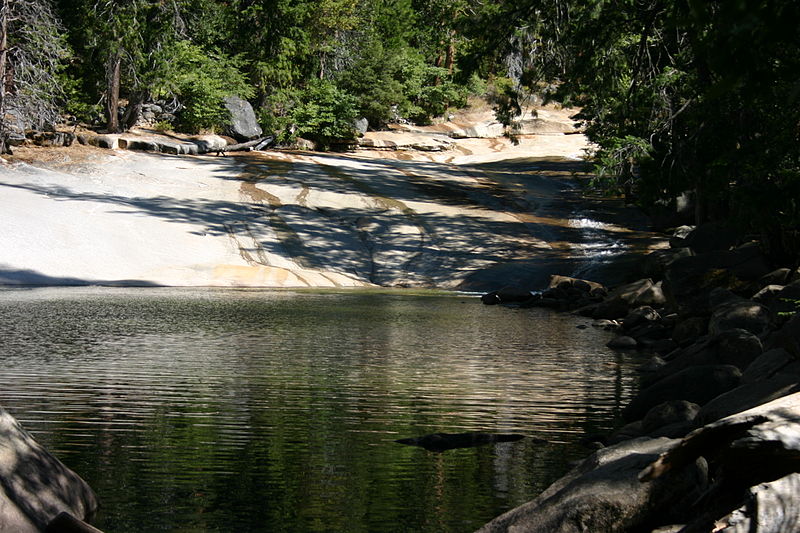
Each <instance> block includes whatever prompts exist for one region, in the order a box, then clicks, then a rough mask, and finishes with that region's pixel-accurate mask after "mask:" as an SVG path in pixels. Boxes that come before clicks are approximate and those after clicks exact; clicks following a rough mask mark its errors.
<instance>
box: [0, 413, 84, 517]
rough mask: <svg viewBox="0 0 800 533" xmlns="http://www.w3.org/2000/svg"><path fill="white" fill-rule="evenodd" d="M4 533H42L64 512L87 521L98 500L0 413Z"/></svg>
mask: <svg viewBox="0 0 800 533" xmlns="http://www.w3.org/2000/svg"><path fill="white" fill-rule="evenodd" d="M0 487H2V490H0V530H2V531H14V532H15V533H27V532H31V533H33V532H40V531H43V530H45V528H46V527H47V525H48V524H49V523H50V522H51V521H52V520H53V519H54V518H55V517H56V516H58V515H59V513H62V512H68V513H69V514H70V515H72V516H75V517H78V518H85V517H86V516H87V515H90V514H92V513H94V511H95V510H97V497H96V496H95V494H94V492H93V491H92V489H91V488H89V486H88V485H87V484H86V482H85V481H83V480H82V479H81V478H80V477H78V475H77V474H76V473H75V472H73V471H72V470H70V469H69V468H67V467H66V466H64V464H63V463H61V461H59V460H58V459H56V458H55V457H53V456H52V455H50V453H48V452H47V450H45V449H44V448H43V447H42V446H41V445H39V443H37V442H36V441H35V440H34V439H33V437H31V436H30V435H29V434H28V433H27V432H26V431H25V430H23V429H22V427H21V426H20V425H19V423H18V422H17V421H16V420H15V419H14V417H12V416H11V415H10V414H8V413H7V412H6V411H5V410H4V409H2V408H0Z"/></svg>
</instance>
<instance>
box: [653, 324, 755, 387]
mask: <svg viewBox="0 0 800 533" xmlns="http://www.w3.org/2000/svg"><path fill="white" fill-rule="evenodd" d="M763 351H764V349H763V346H762V344H761V340H760V339H759V338H758V337H756V336H755V335H753V334H752V333H750V332H748V331H745V330H742V329H732V330H728V331H724V332H723V333H721V334H720V335H718V336H716V337H713V338H711V339H708V340H703V341H699V342H697V343H695V344H694V345H692V346H689V347H688V348H685V349H683V350H681V353H679V354H677V355H676V356H675V357H674V358H673V359H671V360H670V361H669V362H668V363H667V364H666V365H664V366H663V367H661V368H659V369H658V370H657V371H655V372H654V373H652V374H651V375H649V376H646V377H643V379H642V382H643V383H645V384H652V383H655V382H656V381H658V380H661V379H664V378H666V377H667V376H670V375H672V374H675V373H676V372H680V371H681V370H684V369H686V368H690V367H692V366H699V365H732V366H735V367H736V368H738V369H739V370H742V371H743V370H745V369H746V368H747V367H748V366H750V364H751V363H752V362H753V361H755V359H756V358H757V357H758V356H759V355H761V353H762V352H763Z"/></svg>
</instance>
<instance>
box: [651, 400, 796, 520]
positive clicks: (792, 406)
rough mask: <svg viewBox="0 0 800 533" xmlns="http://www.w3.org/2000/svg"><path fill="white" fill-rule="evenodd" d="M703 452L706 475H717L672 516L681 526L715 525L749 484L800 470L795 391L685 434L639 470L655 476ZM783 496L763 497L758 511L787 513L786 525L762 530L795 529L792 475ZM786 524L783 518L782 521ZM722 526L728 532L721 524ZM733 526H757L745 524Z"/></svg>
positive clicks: (737, 504) (776, 514) (744, 501)
mask: <svg viewBox="0 0 800 533" xmlns="http://www.w3.org/2000/svg"><path fill="white" fill-rule="evenodd" d="M700 457H704V458H705V459H706V460H708V463H709V464H710V465H712V468H713V471H712V472H711V474H712V475H713V477H714V478H715V479H716V480H717V481H716V483H714V484H713V485H711V486H710V487H709V490H708V491H707V492H706V493H705V494H704V495H703V499H702V501H701V503H698V505H697V507H696V508H695V509H693V511H692V513H691V514H689V515H687V516H685V517H684V520H681V521H675V522H674V523H678V522H682V523H684V524H686V529H683V530H681V531H712V530H715V529H716V530H719V529H717V528H716V527H715V526H718V525H719V521H720V520H722V519H724V518H725V517H729V516H730V515H731V513H732V512H734V511H735V510H736V509H738V508H741V506H742V505H747V503H748V501H750V500H749V498H748V496H747V494H748V490H747V489H748V488H750V487H756V486H757V485H759V484H761V483H765V482H772V481H774V480H779V479H781V478H784V477H785V476H792V475H795V474H796V472H800V393H795V394H790V395H788V396H784V397H782V398H779V399H777V400H774V401H771V402H769V403H766V404H763V405H760V406H758V407H754V408H753V409H749V410H747V411H743V412H740V413H736V414H734V415H731V416H728V417H726V418H723V419H721V420H718V421H716V422H713V423H711V424H708V425H706V426H704V427H702V428H700V429H697V430H695V431H693V432H691V433H690V434H689V435H687V436H686V437H685V438H684V439H683V440H681V442H680V443H679V444H678V445H677V446H674V447H672V448H670V449H669V450H668V451H667V452H665V453H664V454H662V455H661V457H659V458H658V460H657V461H655V462H654V463H653V464H652V465H650V466H648V467H647V468H646V469H645V470H643V471H642V473H641V474H640V479H641V480H642V481H643V482H649V481H655V480H657V479H659V478H660V477H661V476H662V475H666V474H669V473H670V472H672V471H674V470H675V469H679V470H680V469H682V468H684V467H686V466H691V465H693V464H695V462H696V461H697V459H698V458H700ZM784 490H785V491H786V498H785V499H784V498H779V499H776V500H770V501H767V500H764V504H765V506H764V507H763V508H760V510H759V513H761V514H762V516H765V517H766V516H773V517H775V518H774V519H771V520H770V521H769V522H765V523H764V526H765V527H766V526H767V524H768V523H771V524H775V523H780V522H781V521H783V520H784V518H783V516H784V513H786V512H787V511H788V512H789V521H788V523H790V524H794V525H792V526H790V527H788V528H783V526H775V527H776V528H777V529H765V530H764V531H771V532H772V531H774V532H778V531H780V532H783V531H796V530H797V527H796V524H797V522H796V518H792V517H796V516H797V509H796V507H797V505H796V501H797V485H796V483H795V480H792V481H791V483H790V484H789V486H788V487H784V489H782V491H781V492H784ZM784 523H787V522H784ZM725 531H729V530H728V529H725ZM736 531H748V532H754V531H762V530H761V529H753V528H749V529H745V530H741V529H739V530H736Z"/></svg>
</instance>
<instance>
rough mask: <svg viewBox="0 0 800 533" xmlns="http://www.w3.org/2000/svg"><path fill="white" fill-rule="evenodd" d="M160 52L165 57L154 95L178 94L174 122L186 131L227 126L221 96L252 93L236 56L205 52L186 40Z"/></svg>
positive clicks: (214, 129) (243, 95)
mask: <svg viewBox="0 0 800 533" xmlns="http://www.w3.org/2000/svg"><path fill="white" fill-rule="evenodd" d="M163 54H164V55H165V58H166V59H168V60H165V61H161V62H160V65H161V69H163V72H161V73H160V76H158V79H159V80H160V83H159V85H157V87H156V90H155V96H156V97H167V96H177V98H178V99H179V101H180V102H181V103H182V105H183V108H182V109H181V110H180V111H179V113H178V124H177V125H178V126H179V127H180V128H181V129H183V130H185V131H188V132H199V131H204V130H208V131H219V130H221V129H223V128H224V127H225V126H226V125H227V124H226V122H227V112H226V111H225V108H224V106H223V99H224V98H225V97H226V96H232V95H237V96H240V97H242V98H250V97H252V96H253V89H252V87H251V86H250V85H248V84H247V81H246V80H245V77H244V75H243V74H242V73H241V71H240V70H239V67H240V62H239V61H238V60H237V59H236V58H230V57H227V56H225V55H223V54H218V53H207V52H206V51H204V50H203V49H201V48H200V47H198V46H196V45H194V44H192V43H190V42H189V41H178V42H176V43H175V44H174V45H172V46H171V47H169V48H167V49H165V50H164V52H163Z"/></svg>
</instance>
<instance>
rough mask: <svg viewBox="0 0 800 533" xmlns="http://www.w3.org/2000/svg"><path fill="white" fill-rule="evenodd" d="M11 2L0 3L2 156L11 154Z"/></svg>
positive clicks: (0, 143)
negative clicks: (8, 119) (8, 90)
mask: <svg viewBox="0 0 800 533" xmlns="http://www.w3.org/2000/svg"><path fill="white" fill-rule="evenodd" d="M9 7H10V6H9V0H2V3H0V154H7V153H10V152H11V150H10V149H9V147H8V144H7V142H6V140H7V135H8V131H7V128H6V60H7V57H8V10H9Z"/></svg>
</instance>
